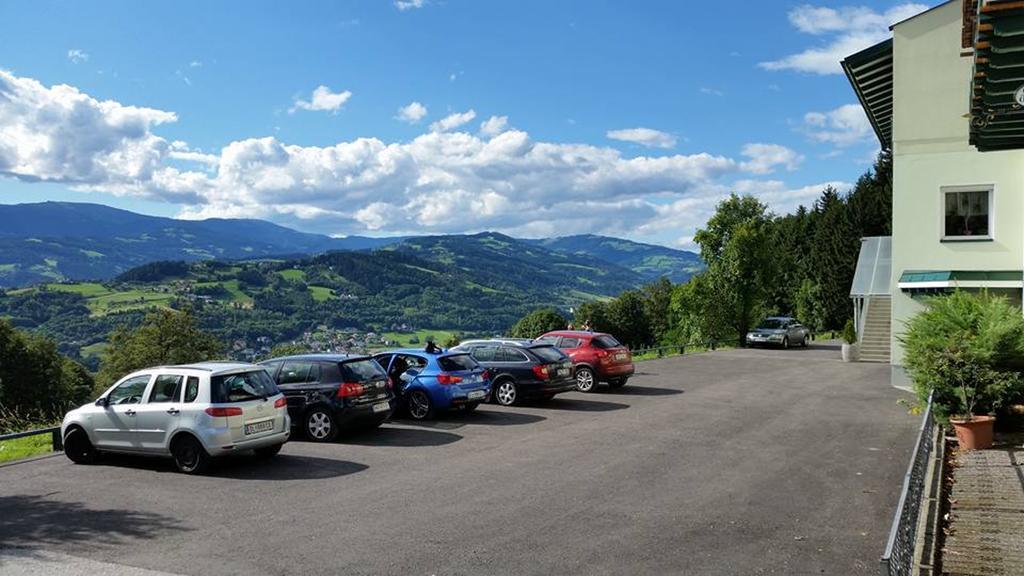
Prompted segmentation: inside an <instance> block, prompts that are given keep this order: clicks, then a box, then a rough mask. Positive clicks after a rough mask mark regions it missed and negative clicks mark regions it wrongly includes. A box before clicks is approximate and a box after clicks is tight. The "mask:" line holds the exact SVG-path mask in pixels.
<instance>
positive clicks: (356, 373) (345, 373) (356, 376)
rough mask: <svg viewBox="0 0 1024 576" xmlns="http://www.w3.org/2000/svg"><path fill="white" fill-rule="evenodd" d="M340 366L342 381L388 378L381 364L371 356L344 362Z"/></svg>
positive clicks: (367, 380)
mask: <svg viewBox="0 0 1024 576" xmlns="http://www.w3.org/2000/svg"><path fill="white" fill-rule="evenodd" d="M340 368H341V380H342V382H369V381H371V380H383V379H385V378H387V374H385V373H384V369H383V368H381V367H380V364H377V361H376V360H373V359H370V358H367V359H365V360H353V361H351V362H343V363H342V364H341V366H340Z"/></svg>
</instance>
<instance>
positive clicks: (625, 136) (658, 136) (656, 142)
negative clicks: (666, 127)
mask: <svg viewBox="0 0 1024 576" xmlns="http://www.w3.org/2000/svg"><path fill="white" fill-rule="evenodd" d="M605 135H606V136H607V137H608V138H610V139H612V140H619V141H622V142H632V143H633V144H639V145H641V146H645V147H647V148H672V147H673V146H675V145H676V137H675V136H673V135H671V134H669V133H667V132H662V131H661V130H654V129H653V128H624V129H622V130H609V131H608V133H607V134H605Z"/></svg>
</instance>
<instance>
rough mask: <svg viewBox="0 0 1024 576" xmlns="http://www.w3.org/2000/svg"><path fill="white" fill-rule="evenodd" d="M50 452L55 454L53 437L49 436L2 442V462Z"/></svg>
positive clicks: (42, 435)
mask: <svg viewBox="0 0 1024 576" xmlns="http://www.w3.org/2000/svg"><path fill="white" fill-rule="evenodd" d="M50 452H53V437H52V436H50V435H49V434H40V435H38V436H29V437H27V438H18V439H16V440H2V441H0V462H10V461H12V460H20V459H22V458H28V457H29V456H38V455H40V454H49V453H50Z"/></svg>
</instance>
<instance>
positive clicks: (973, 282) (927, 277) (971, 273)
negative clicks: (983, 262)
mask: <svg viewBox="0 0 1024 576" xmlns="http://www.w3.org/2000/svg"><path fill="white" fill-rule="evenodd" d="M897 286H898V287H899V289H900V290H901V291H903V292H910V293H920V292H935V291H938V292H945V291H949V290H956V289H958V288H1021V287H1024V272H1022V271H1020V270H906V271H904V272H903V273H902V274H900V279H899V281H898V282H897Z"/></svg>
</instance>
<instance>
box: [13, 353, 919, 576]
mask: <svg viewBox="0 0 1024 576" xmlns="http://www.w3.org/2000/svg"><path fill="white" fill-rule="evenodd" d="M904 397H906V395H905V394H904V393H903V392H900V391H898V390H895V389H893V388H891V387H889V385H888V366H886V365H874V364H843V363H842V362H840V361H839V351H838V350H837V349H834V348H833V347H824V346H817V347H812V348H810V349H807V350H802V349H793V350H786V351H783V350H734V351H719V352H714V353H707V354H696V355H690V356H685V357H676V358H670V359H665V360H655V361H649V362H643V363H640V364H638V375H637V376H636V377H635V378H634V379H633V380H631V381H630V384H629V385H628V386H626V387H625V388H623V389H622V390H619V391H615V392H610V391H607V390H606V389H602V392H600V393H597V394H589V395H582V394H578V393H575V392H574V393H570V394H565V395H562V396H559V397H558V398H556V399H555V400H553V401H551V402H549V403H547V404H539V405H532V406H527V407H516V408H510V409H506V408H499V407H496V406H484V407H481V408H480V409H479V411H478V412H476V413H474V414H449V415H446V416H444V417H443V419H442V420H440V421H438V422H434V423H430V424H429V425H422V426H421V425H413V424H412V423H398V424H387V425H385V426H384V427H383V428H382V429H380V430H379V431H377V432H375V433H368V434H363V435H360V436H356V437H351V438H349V439H347V440H346V441H343V442H341V443H336V444H330V445H321V444H312V443H307V442H290V443H289V444H288V445H286V446H285V448H284V450H283V451H282V453H281V455H280V456H279V457H278V458H277V459H276V460H274V461H272V462H270V463H260V462H257V461H255V460H253V459H250V458H244V457H238V458H234V459H232V460H231V461H228V462H225V463H223V464H221V465H219V466H217V467H216V468H214V470H212V471H211V473H210V474H209V475H207V476H203V477H188V476H183V475H180V474H177V473H176V472H174V471H173V467H172V465H171V464H170V462H169V461H161V460H149V459H139V458H108V459H106V460H105V461H104V463H102V464H100V465H96V466H75V465H73V464H71V463H70V462H69V461H67V460H66V459H65V458H63V457H61V456H58V457H50V458H44V459H40V460H35V461H29V462H23V463H17V464H13V465H9V466H5V467H0V574H32V573H38V574H79V573H81V574H90V575H99V574H108V573H109V574H121V573H130V574H140V575H142V574H158V573H174V574H195V575H199V574H202V575H213V574H291V573H303V574H423V575H430V574H439V575H440V574H858V573H863V574H874V573H876V572H877V562H878V557H879V555H880V554H881V552H882V549H883V547H884V545H885V538H886V535H887V531H888V528H889V522H890V520H891V514H892V510H893V508H894V506H895V501H896V499H897V496H898V493H899V489H900V483H901V480H902V475H903V472H904V471H905V466H906V462H907V459H908V458H909V454H910V449H911V445H912V444H913V441H914V434H915V431H916V426H917V424H918V418H917V417H914V416H910V415H908V414H907V412H906V408H905V407H903V406H900V405H898V404H897V400H898V399H900V398H904Z"/></svg>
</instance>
